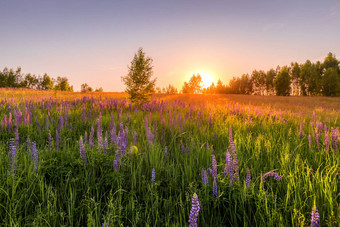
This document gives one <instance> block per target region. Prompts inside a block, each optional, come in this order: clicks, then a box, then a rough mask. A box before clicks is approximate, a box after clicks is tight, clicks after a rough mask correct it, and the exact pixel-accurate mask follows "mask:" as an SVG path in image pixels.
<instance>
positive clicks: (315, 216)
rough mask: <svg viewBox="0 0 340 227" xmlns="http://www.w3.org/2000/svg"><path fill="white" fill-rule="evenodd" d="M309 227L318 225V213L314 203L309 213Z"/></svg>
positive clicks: (317, 226)
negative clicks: (310, 213)
mask: <svg viewBox="0 0 340 227" xmlns="http://www.w3.org/2000/svg"><path fill="white" fill-rule="evenodd" d="M311 216H312V217H311V221H310V227H319V221H320V215H319V212H318V209H317V208H316V205H314V207H313V210H312V215H311Z"/></svg>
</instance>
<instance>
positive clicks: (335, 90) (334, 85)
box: [322, 67, 340, 96]
mask: <svg viewBox="0 0 340 227" xmlns="http://www.w3.org/2000/svg"><path fill="white" fill-rule="evenodd" d="M339 92H340V78H339V75H338V72H337V69H336V68H332V67H331V68H328V69H327V70H326V72H325V73H324V76H323V78H322V93H323V95H325V96H335V95H337V94H339Z"/></svg>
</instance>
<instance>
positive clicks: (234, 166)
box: [230, 142, 239, 181]
mask: <svg viewBox="0 0 340 227" xmlns="http://www.w3.org/2000/svg"><path fill="white" fill-rule="evenodd" d="M230 149H231V152H232V155H233V169H234V178H233V179H234V180H236V181H238V176H239V173H238V160H237V153H236V149H235V143H234V142H231V143H230Z"/></svg>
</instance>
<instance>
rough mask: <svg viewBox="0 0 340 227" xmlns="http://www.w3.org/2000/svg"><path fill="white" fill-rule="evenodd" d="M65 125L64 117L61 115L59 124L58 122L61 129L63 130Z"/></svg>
mask: <svg viewBox="0 0 340 227" xmlns="http://www.w3.org/2000/svg"><path fill="white" fill-rule="evenodd" d="M63 127H64V118H63V117H62V116H59V124H58V129H59V131H62V130H63Z"/></svg>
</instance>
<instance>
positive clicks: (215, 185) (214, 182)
mask: <svg viewBox="0 0 340 227" xmlns="http://www.w3.org/2000/svg"><path fill="white" fill-rule="evenodd" d="M217 194H218V193H217V182H216V177H214V178H213V196H214V197H215V198H216V197H217Z"/></svg>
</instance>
